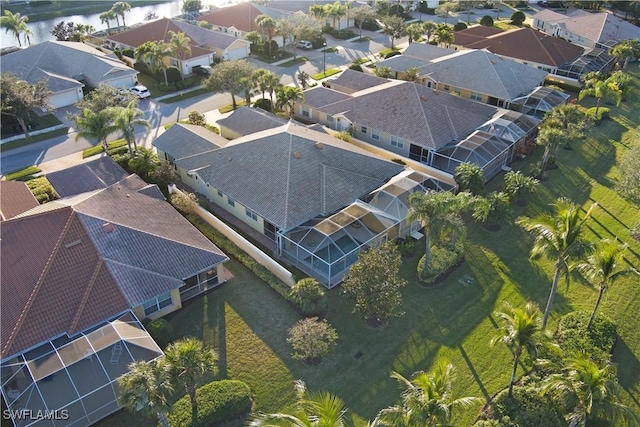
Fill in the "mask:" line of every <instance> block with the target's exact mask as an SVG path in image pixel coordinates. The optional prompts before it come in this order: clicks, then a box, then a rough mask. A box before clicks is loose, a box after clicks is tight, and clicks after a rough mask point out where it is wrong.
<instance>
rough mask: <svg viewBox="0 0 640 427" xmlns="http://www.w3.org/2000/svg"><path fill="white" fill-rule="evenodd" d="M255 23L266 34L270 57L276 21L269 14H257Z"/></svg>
mask: <svg viewBox="0 0 640 427" xmlns="http://www.w3.org/2000/svg"><path fill="white" fill-rule="evenodd" d="M255 22H256V25H257V26H258V28H260V30H262V33H263V34H264V35H265V36H267V41H268V45H269V57H271V40H273V36H274V35H275V31H276V22H275V21H274V20H273V19H272V18H271V17H270V16H269V15H258V16H256V20H255Z"/></svg>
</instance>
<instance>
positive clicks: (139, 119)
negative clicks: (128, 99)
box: [111, 102, 151, 154]
mask: <svg viewBox="0 0 640 427" xmlns="http://www.w3.org/2000/svg"><path fill="white" fill-rule="evenodd" d="M111 114H113V117H114V120H113V126H112V129H113V131H114V132H116V131H121V132H122V136H123V138H124V139H125V141H127V145H128V146H129V153H131V154H133V153H134V151H133V149H132V148H135V149H136V150H137V149H138V147H137V145H136V138H135V126H144V127H145V128H146V129H150V128H151V124H150V123H149V122H148V121H147V120H145V119H143V117H144V112H143V111H142V110H140V109H139V108H136V105H135V102H132V103H130V104H129V105H128V106H126V107H112V108H111ZM132 145H133V147H132Z"/></svg>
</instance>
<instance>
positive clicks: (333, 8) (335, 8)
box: [324, 0, 347, 32]
mask: <svg viewBox="0 0 640 427" xmlns="http://www.w3.org/2000/svg"><path fill="white" fill-rule="evenodd" d="M324 12H325V15H326V16H328V17H330V18H331V20H332V21H333V25H331V26H332V27H333V28H336V19H337V20H338V27H337V30H338V32H340V19H342V17H343V16H345V15H346V14H347V9H346V7H345V6H344V5H343V4H342V3H340V0H336V2H335V3H331V4H325V5H324Z"/></svg>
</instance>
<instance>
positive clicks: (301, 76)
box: [298, 70, 311, 90]
mask: <svg viewBox="0 0 640 427" xmlns="http://www.w3.org/2000/svg"><path fill="white" fill-rule="evenodd" d="M310 78H311V76H310V75H309V74H308V73H307V72H306V71H302V70H300V71H299V72H298V82H299V83H300V87H301V88H302V90H306V89H307V87H308V86H309V79H310Z"/></svg>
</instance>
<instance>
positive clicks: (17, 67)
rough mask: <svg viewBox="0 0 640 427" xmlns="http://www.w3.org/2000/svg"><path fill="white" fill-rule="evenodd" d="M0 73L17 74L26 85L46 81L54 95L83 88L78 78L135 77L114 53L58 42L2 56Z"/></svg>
mask: <svg viewBox="0 0 640 427" xmlns="http://www.w3.org/2000/svg"><path fill="white" fill-rule="evenodd" d="M2 72H3V73H4V72H9V73H13V74H16V75H19V76H21V77H22V78H23V79H24V80H26V81H28V82H29V83H35V82H37V81H38V80H41V79H43V78H46V79H47V80H48V83H47V87H48V88H49V89H50V90H51V91H52V92H54V93H56V92H60V91H64V90H68V89H72V88H76V87H81V86H83V84H82V83H80V82H79V81H78V80H77V79H78V77H79V76H85V77H87V78H90V79H92V80H95V81H97V82H108V81H111V80H114V79H119V78H122V77H124V76H127V75H136V74H138V72H137V71H136V70H133V69H131V68H129V67H127V65H126V64H124V63H123V62H121V61H120V60H119V59H118V58H117V57H116V56H115V55H113V54H110V55H107V54H105V53H103V52H101V51H99V50H97V49H94V48H92V47H90V46H88V45H86V44H84V43H77V42H59V41H46V42H43V43H38V44H35V45H31V46H29V47H28V48H26V49H21V50H19V51H16V52H13V53H10V54H8V55H5V56H3V57H2Z"/></svg>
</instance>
